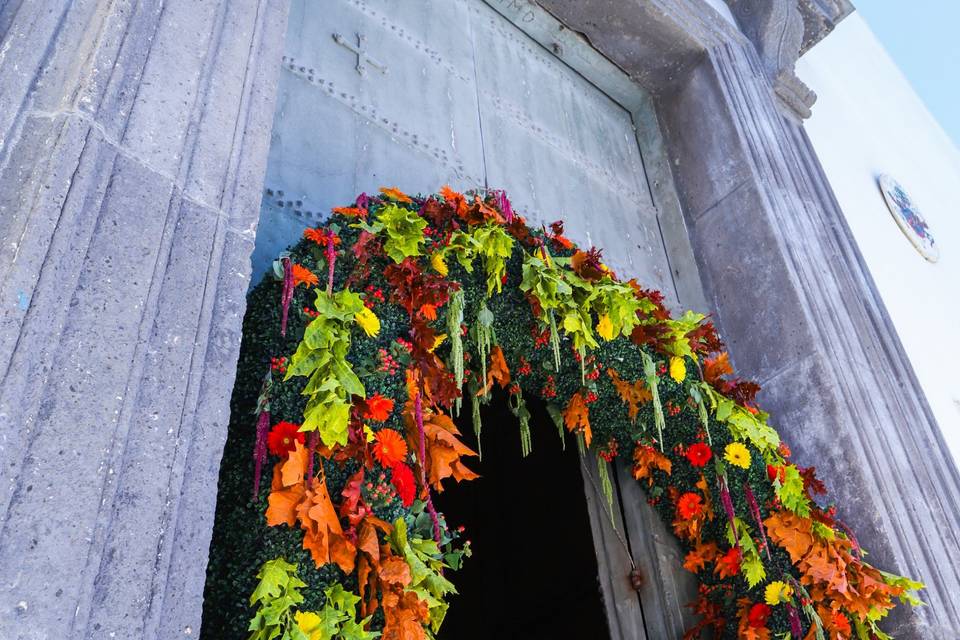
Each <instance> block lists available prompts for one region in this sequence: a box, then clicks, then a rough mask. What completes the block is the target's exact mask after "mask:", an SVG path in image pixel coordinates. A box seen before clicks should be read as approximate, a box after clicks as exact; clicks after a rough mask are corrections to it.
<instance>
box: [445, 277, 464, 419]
mask: <svg viewBox="0 0 960 640" xmlns="http://www.w3.org/2000/svg"><path fill="white" fill-rule="evenodd" d="M463 307H464V296H463V289H457V290H456V291H454V292H453V293H452V294H450V304H449V305H448V306H447V336H449V338H450V368H451V369H453V377H454V379H455V380H456V381H457V388H458V389H461V391H462V389H463V336H461V335H460V325H461V324H463ZM462 404H463V397H462V396H461V397H459V398H457V399H456V401H454V404H453V414H454V415H455V416H459V415H460V407H461V405H462Z"/></svg>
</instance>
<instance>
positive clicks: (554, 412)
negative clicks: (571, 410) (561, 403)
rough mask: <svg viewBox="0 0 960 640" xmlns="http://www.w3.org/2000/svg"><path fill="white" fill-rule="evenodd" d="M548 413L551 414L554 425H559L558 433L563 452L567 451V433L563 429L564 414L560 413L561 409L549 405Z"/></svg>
mask: <svg viewBox="0 0 960 640" xmlns="http://www.w3.org/2000/svg"><path fill="white" fill-rule="evenodd" d="M547 413H549V414H550V417H551V418H553V423H554V424H555V425H557V433H558V434H559V435H560V448H561V449H562V450H563V451H566V450H567V432H566V431H564V429H563V413H561V412H560V407H558V406H557V405H555V404H548V405H547Z"/></svg>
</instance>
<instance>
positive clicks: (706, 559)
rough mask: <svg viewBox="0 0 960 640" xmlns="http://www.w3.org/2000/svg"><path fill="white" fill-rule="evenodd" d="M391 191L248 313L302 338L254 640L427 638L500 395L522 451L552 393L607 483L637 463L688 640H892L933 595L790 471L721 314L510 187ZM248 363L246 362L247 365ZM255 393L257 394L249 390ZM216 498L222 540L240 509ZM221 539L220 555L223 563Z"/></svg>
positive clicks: (289, 365) (259, 442) (309, 241)
mask: <svg viewBox="0 0 960 640" xmlns="http://www.w3.org/2000/svg"><path fill="white" fill-rule="evenodd" d="M380 192H381V193H380V195H378V196H376V197H369V196H367V195H365V194H364V195H361V196H360V197H359V198H358V199H357V201H356V202H355V203H354V204H353V206H350V207H342V208H336V209H334V211H333V216H332V217H331V219H330V220H329V222H328V223H327V225H326V226H325V227H323V228H319V229H308V230H306V231H305V233H304V239H303V240H302V241H301V242H300V243H299V244H297V245H296V246H295V247H293V248H292V249H291V250H290V252H289V253H285V254H284V255H283V257H282V258H281V259H280V261H279V262H278V264H277V267H276V270H275V271H276V276H277V277H276V278H274V279H270V278H268V279H266V280H265V281H264V282H263V283H261V285H259V287H257V289H256V290H255V291H254V293H253V294H252V296H251V310H250V312H249V313H248V319H249V318H250V317H251V316H252V315H261V316H264V317H266V318H267V320H265V325H263V326H264V327H265V329H263V331H262V332H261V333H260V334H258V335H257V336H254V337H252V338H250V340H251V342H250V343H245V347H244V353H247V352H248V347H249V345H250V344H256V342H257V341H258V340H259V341H262V342H268V341H269V340H273V338H272V337H270V336H271V334H270V332H276V334H281V335H282V334H284V333H286V334H289V335H290V336H292V338H287V340H291V339H292V340H293V341H294V342H283V343H282V344H285V345H295V347H296V348H295V350H294V349H293V348H292V346H291V347H289V348H290V351H292V354H291V353H290V351H287V352H280V353H276V352H274V353H270V354H266V355H267V356H268V357H272V360H271V361H270V365H269V369H268V375H267V381H266V382H265V383H263V385H262V388H261V392H262V393H261V396H260V397H259V402H258V412H259V415H258V419H259V420H260V421H261V422H262V421H263V419H264V415H266V420H268V421H269V420H275V422H274V423H273V427H272V429H271V430H270V432H269V433H268V434H266V435H264V433H263V431H264V428H263V425H262V424H261V425H260V426H259V427H258V429H257V434H256V435H255V436H253V437H252V438H250V439H247V440H246V446H247V447H249V446H250V445H251V444H252V445H253V452H254V453H253V456H254V465H249V462H247V465H248V467H247V469H246V471H245V478H246V482H247V483H249V482H250V478H251V477H253V478H254V485H255V486H254V488H253V491H252V492H251V491H250V486H249V484H247V495H248V496H249V495H250V494H251V493H253V495H254V496H257V493H258V489H259V494H261V497H260V498H257V499H256V500H255V501H254V502H252V503H250V504H249V505H248V507H244V508H249V510H250V512H252V513H256V514H259V517H261V518H264V519H265V520H266V524H267V525H268V526H270V527H271V528H272V530H274V531H278V532H284V531H286V532H289V533H283V536H284V537H283V538H282V540H281V542H280V543H278V544H276V545H274V546H275V547H276V548H278V549H281V550H282V551H283V554H282V557H274V558H272V559H269V560H268V561H266V562H263V563H262V564H259V563H258V565H257V566H256V567H243V568H242V570H243V571H246V572H250V573H248V574H245V575H249V576H250V581H249V582H250V584H251V585H252V587H251V588H252V590H253V595H252V596H251V597H250V604H251V606H252V607H253V608H254V616H253V618H252V620H251V621H250V622H249V627H248V630H249V631H250V632H251V634H250V638H252V639H261V638H276V637H281V638H290V639H303V638H307V639H310V640H316V639H319V638H324V639H326V638H340V639H343V640H354V639H365V638H374V637H377V636H379V635H381V634H382V637H383V638H386V639H389V640H419V639H425V638H430V637H433V634H435V633H436V632H437V630H438V629H439V628H440V625H441V623H442V621H443V617H444V615H445V613H446V610H447V602H446V599H447V596H449V594H452V593H455V589H454V585H453V584H452V583H451V582H450V580H449V579H448V576H449V575H450V571H449V570H451V569H456V568H458V567H459V566H460V564H461V562H462V561H463V559H464V557H466V556H469V555H470V548H469V544H462V543H461V532H460V531H457V530H452V529H451V528H450V527H448V526H447V524H446V522H445V520H444V518H443V516H442V514H439V513H437V512H436V510H435V509H434V508H433V503H432V499H431V495H432V493H433V492H435V491H442V490H443V486H444V484H445V481H449V480H450V479H453V480H456V481H457V482H460V481H466V480H472V479H474V478H475V477H476V474H474V473H473V472H472V471H471V470H470V469H469V467H468V466H467V465H468V464H469V462H468V460H467V459H468V458H470V457H473V456H475V455H477V453H475V452H474V451H473V450H472V449H471V448H470V447H468V446H467V445H466V444H464V442H463V441H462V435H461V434H460V432H459V431H458V429H457V427H456V425H455V424H454V422H453V419H452V417H453V416H455V415H457V414H458V413H459V412H460V411H461V408H462V407H463V404H464V403H470V404H471V408H470V411H471V415H472V416H473V423H474V431H475V434H476V436H477V439H478V443H479V440H480V438H481V435H482V434H481V427H482V425H481V423H480V412H479V406H480V405H481V404H483V403H486V402H489V401H490V400H491V399H492V398H493V395H494V390H495V389H501V390H503V391H502V392H498V393H506V394H508V395H507V398H508V402H509V403H510V407H511V409H512V410H513V411H514V413H515V415H517V417H518V421H519V423H520V426H519V427H518V437H519V439H520V442H521V447H522V450H523V452H524V454H526V453H528V452H529V451H530V449H531V448H532V447H533V446H535V444H536V442H535V438H532V437H531V430H530V425H529V424H528V422H529V415H530V414H529V412H528V411H527V409H526V405H525V400H524V399H525V398H528V399H529V398H539V399H541V400H542V401H544V402H546V403H547V408H548V410H549V412H550V415H552V416H554V418H555V420H556V422H557V428H558V429H559V433H560V437H567V436H568V435H569V434H572V435H573V437H574V438H575V439H576V442H577V443H578V445H579V447H580V451H581V454H582V455H591V456H595V457H596V463H597V464H598V465H599V468H600V470H601V478H609V475H608V473H609V471H608V465H609V464H610V463H612V462H613V461H614V460H615V459H616V458H618V457H624V456H627V457H629V459H630V460H631V461H632V465H633V475H634V477H635V478H636V479H637V481H639V482H641V483H642V484H643V485H644V486H645V487H646V490H647V495H648V498H649V502H650V504H652V505H653V506H655V508H656V509H657V510H658V511H659V513H660V514H661V516H662V517H663V518H664V520H665V521H666V522H667V523H669V524H670V525H671V526H672V529H673V531H674V533H675V535H676V536H677V537H678V538H679V540H680V542H681V545H682V546H683V547H684V549H685V553H686V556H685V559H684V562H683V566H684V567H685V568H686V569H687V570H689V571H691V572H693V573H695V574H697V576H698V578H699V580H700V589H699V596H698V598H697V600H696V601H695V602H694V603H692V605H691V606H692V607H693V609H694V611H696V613H697V614H699V616H700V618H699V622H698V623H697V625H696V626H695V627H694V628H692V629H690V630H689V631H688V632H687V634H686V636H685V637H686V638H695V637H698V636H699V635H700V633H701V632H702V631H704V630H706V629H711V630H713V632H714V634H715V636H716V637H742V638H752V639H767V638H816V639H818V640H819V639H824V638H837V639H840V638H860V639H863V640H867V639H872V638H879V639H884V638H888V637H889V636H887V635H886V634H885V633H884V632H883V631H881V630H880V628H879V626H878V624H877V623H878V621H880V620H881V619H882V618H883V617H884V616H886V615H887V613H888V612H889V611H890V610H891V609H892V608H893V607H894V606H895V604H896V601H897V600H899V601H902V602H906V603H910V604H913V605H916V604H919V600H918V599H917V598H916V596H915V594H914V592H915V591H916V590H917V589H919V588H921V587H922V585H921V584H919V583H917V582H914V581H913V580H910V579H908V578H904V577H900V576H895V575H892V574H889V573H886V572H883V571H881V570H879V569H876V568H874V567H872V566H871V565H869V564H867V563H866V562H865V561H864V559H863V555H864V554H863V551H862V550H861V549H860V547H859V545H858V543H857V542H856V539H855V538H854V537H853V534H852V533H851V532H850V531H849V529H848V528H847V527H846V525H844V524H842V523H840V522H839V521H838V520H836V511H835V508H834V507H832V506H830V507H826V506H822V505H821V501H819V500H821V499H820V498H819V496H820V495H822V494H824V493H825V488H824V486H823V484H822V483H821V482H820V481H819V480H818V479H817V478H816V475H815V473H814V470H813V468H803V467H799V466H797V465H796V464H794V463H792V462H791V461H790V450H789V448H788V447H787V446H786V445H785V444H784V443H783V442H781V440H780V438H779V436H778V434H777V432H776V431H775V430H774V429H773V428H771V427H770V426H769V425H768V424H767V418H768V416H767V414H766V413H764V412H763V411H762V410H761V409H760V408H759V407H758V406H757V404H756V402H755V399H754V398H755V396H756V394H757V392H758V391H759V387H758V386H757V385H756V384H754V383H752V382H748V381H744V380H740V379H738V378H735V377H733V371H732V368H731V366H730V364H729V360H728V356H727V354H726V353H725V352H724V351H723V344H722V343H721V341H720V339H719V337H718V335H717V333H716V331H715V329H714V327H713V325H712V324H711V323H710V321H709V320H708V319H707V318H705V317H704V316H702V315H700V314H696V313H693V312H687V313H686V314H684V315H683V316H681V317H679V318H674V317H672V316H671V314H670V313H669V312H668V311H667V309H666V308H665V307H664V304H663V298H662V296H661V294H660V293H658V292H656V291H651V290H647V289H644V288H642V287H641V286H640V285H639V284H637V283H636V282H635V281H633V280H629V281H622V280H620V279H618V278H617V276H616V275H615V274H614V273H613V272H612V271H611V270H610V269H609V268H608V267H607V266H605V265H604V264H603V261H602V256H601V253H600V251H599V250H597V249H590V250H588V251H584V250H581V249H579V248H577V247H576V245H575V244H574V243H573V242H571V241H570V240H568V239H567V238H566V237H565V236H564V234H563V225H562V223H554V224H553V225H551V226H550V227H549V228H541V229H539V230H537V229H532V228H530V227H528V226H527V224H526V222H525V220H524V219H523V217H521V216H520V215H518V214H517V213H516V212H515V211H514V210H513V208H512V207H511V205H510V202H509V199H508V198H507V196H506V194H505V193H503V192H502V191H491V192H488V193H487V194H476V193H473V194H460V193H456V192H454V191H452V190H450V189H449V188H446V187H445V188H444V189H442V190H441V191H440V194H439V195H434V196H429V197H417V198H412V197H409V196H407V195H406V194H404V193H402V192H400V191H398V190H396V189H381V190H380ZM316 273H325V274H326V275H327V278H326V279H325V280H326V281H325V282H323V285H324V286H321V285H320V278H319V277H317V275H315V274H316ZM291 288H292V290H293V292H292V293H290V289H291ZM271 300H272V302H271ZM258 301H259V302H258ZM291 303H294V304H292V307H291ZM288 307H291V308H292V309H294V312H293V313H291V314H290V318H289V320H288V317H287V316H288V311H287V309H288ZM296 310H300V311H299V312H298V311H296ZM245 332H246V329H245ZM245 339H246V336H245ZM297 341H298V342H297ZM252 348H253V347H250V349H252ZM249 352H250V353H254V351H249ZM263 355H264V354H262V353H261V354H260V357H261V358H260V361H261V362H263V361H264V360H265V359H266V358H264V357H263ZM255 360H256V358H253V359H251V358H246V359H245V358H244V356H242V357H241V375H243V372H244V371H245V368H251V369H252V368H253V367H254V364H255V363H254V361H255ZM261 371H262V369H261ZM252 377H255V376H252ZM259 378H260V380H261V381H262V380H263V376H262V373H261V374H259ZM238 394H239V395H240V396H249V395H254V396H256V392H255V391H253V387H252V383H251V384H248V385H247V386H245V387H243V389H241V383H239V382H238ZM237 397H238V396H235V400H236V399H237ZM304 434H306V437H304ZM539 437H547V436H544V435H543V434H541V435H540V436H539ZM549 437H556V435H553V436H549ZM266 450H269V454H270V455H271V456H272V458H273V460H274V461H275V462H274V467H273V473H272V476H271V477H270V478H264V484H266V483H267V482H269V491H267V490H266V487H259V484H258V475H259V465H260V464H261V463H262V462H263V461H264V458H265V455H266ZM247 451H249V448H248V449H247ZM248 455H249V454H248ZM247 460H248V461H249V458H247ZM254 466H255V467H257V475H254V469H253V467H254ZM603 485H604V487H605V489H604V490H605V491H607V492H608V493H609V494H610V495H608V499H611V498H612V487H611V485H610V484H609V482H604V483H603ZM263 494H268V496H267V497H266V498H264V497H262V496H263ZM222 502H223V498H221V507H220V510H221V511H220V512H218V524H217V527H218V529H217V530H216V531H222V530H223V529H222V527H223V526H224V525H223V523H224V522H225V520H224V518H227V517H228V515H229V514H228V513H227V512H226V511H224V510H225V509H229V508H234V509H235V510H237V509H240V507H236V506H233V507H231V506H230V505H228V506H223V504H222ZM245 513H246V512H245ZM244 517H246V516H244ZM217 535H218V534H217V533H215V540H214V552H213V555H212V556H211V566H216V565H217V564H218V563H221V564H223V563H225V562H227V560H220V558H225V557H226V556H224V555H223V554H221V552H220V551H218V546H217V545H218V542H217V539H218V538H217V537H216V536H217ZM255 535H262V534H255ZM585 552H589V551H587V550H585ZM218 554H220V555H218ZM256 570H259V573H257V574H256V577H255V578H254V577H253V575H252V571H256ZM627 571H628V570H627V569H626V568H625V569H624V572H625V573H626V572H627ZM308 574H309V575H308ZM304 576H306V578H305V579H303V578H304ZM231 588H232V587H231ZM211 597H212V596H211V594H210V593H209V588H208V594H207V598H208V606H209V602H210V601H211ZM205 615H206V613H205ZM205 624H206V622H205Z"/></svg>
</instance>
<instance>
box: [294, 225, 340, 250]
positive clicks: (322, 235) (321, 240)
mask: <svg viewBox="0 0 960 640" xmlns="http://www.w3.org/2000/svg"><path fill="white" fill-rule="evenodd" d="M303 237H304V238H306V239H307V240H312V241H313V242H316V243H317V244H318V245H320V246H321V247H326V246H327V232H326V231H325V230H323V229H314V228H307V229H304V230H303ZM339 244H340V236H338V235H336V234H334V236H333V246H335V247H336V246H339Z"/></svg>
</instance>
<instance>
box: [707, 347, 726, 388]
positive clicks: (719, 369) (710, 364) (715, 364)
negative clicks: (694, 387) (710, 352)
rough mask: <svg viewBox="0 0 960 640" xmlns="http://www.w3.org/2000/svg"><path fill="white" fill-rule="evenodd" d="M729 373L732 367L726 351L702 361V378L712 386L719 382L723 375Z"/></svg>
mask: <svg viewBox="0 0 960 640" xmlns="http://www.w3.org/2000/svg"><path fill="white" fill-rule="evenodd" d="M731 373H733V367H732V366H730V354H729V353H727V352H726V351H724V352H723V353H720V354H718V355H716V356H714V357H713V358H707V359H705V360H704V361H703V379H704V380H705V381H706V382H708V383H709V384H711V385H713V386H714V387H717V386H718V385H719V384H720V379H721V378H723V376H726V375H730V374H731Z"/></svg>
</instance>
